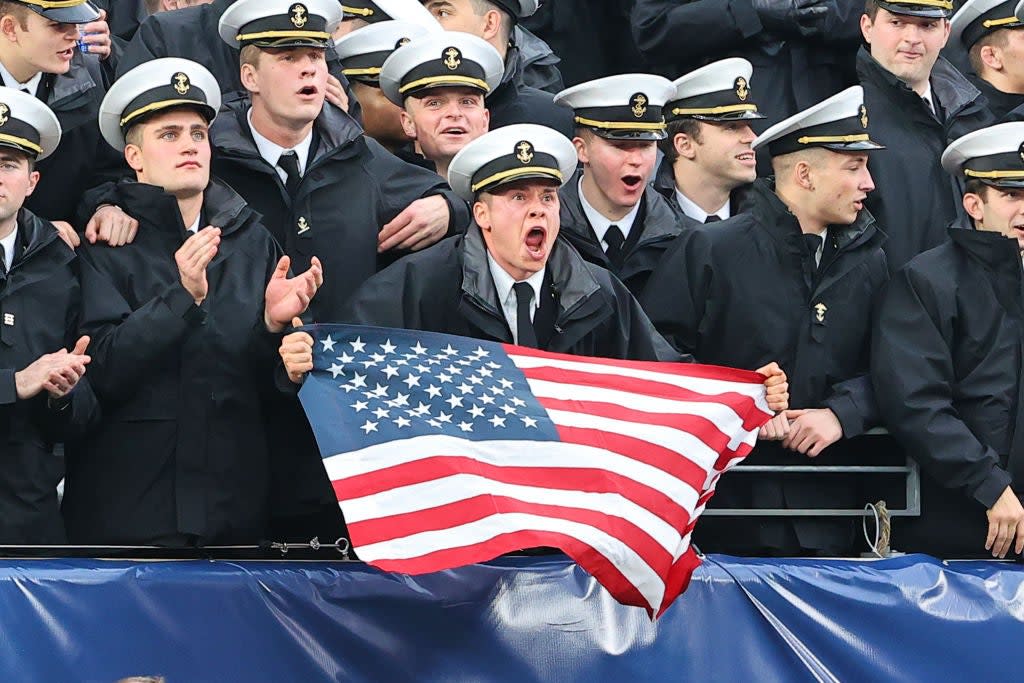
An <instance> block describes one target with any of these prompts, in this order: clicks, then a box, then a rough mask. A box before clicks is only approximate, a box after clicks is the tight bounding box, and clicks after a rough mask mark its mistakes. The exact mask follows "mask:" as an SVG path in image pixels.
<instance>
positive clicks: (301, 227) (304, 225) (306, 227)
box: [296, 216, 311, 235]
mask: <svg viewBox="0 0 1024 683" xmlns="http://www.w3.org/2000/svg"><path fill="white" fill-rule="evenodd" d="M296 226H297V227H298V228H299V234H300V235H301V234H302V233H304V232H306V231H307V230H309V228H310V227H311V226H310V225H309V223H307V222H306V217H305V216H299V222H298V223H296Z"/></svg>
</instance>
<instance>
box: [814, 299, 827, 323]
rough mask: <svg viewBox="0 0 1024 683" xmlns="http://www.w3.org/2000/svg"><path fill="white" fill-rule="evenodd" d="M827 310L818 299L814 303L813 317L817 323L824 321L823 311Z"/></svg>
mask: <svg viewBox="0 0 1024 683" xmlns="http://www.w3.org/2000/svg"><path fill="white" fill-rule="evenodd" d="M827 310H828V306H826V305H825V304H823V303H821V302H820V301H819V302H818V303H816V304H815V305H814V317H815V318H816V319H817V320H818V322H819V323H823V322H825V311H827Z"/></svg>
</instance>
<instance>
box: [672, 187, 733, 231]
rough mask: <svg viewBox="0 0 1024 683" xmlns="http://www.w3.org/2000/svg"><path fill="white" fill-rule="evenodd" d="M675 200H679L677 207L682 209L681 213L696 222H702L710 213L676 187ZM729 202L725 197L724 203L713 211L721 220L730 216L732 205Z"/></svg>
mask: <svg viewBox="0 0 1024 683" xmlns="http://www.w3.org/2000/svg"><path fill="white" fill-rule="evenodd" d="M676 200H677V201H678V202H679V208H681V209H682V210H683V213H685V214H686V215H687V216H689V217H690V218H692V219H693V220H695V221H697V222H698V223H703V222H704V221H706V220H707V219H708V216H710V215H711V214H709V213H708V212H707V211H705V210H704V209H702V208H700V207H699V206H697V205H696V204H694V203H693V202H692V201H690V198H689V197H687V196H686V195H685V194H683V193H682V192H680V191H679V188H678V187H677V188H676ZM730 203H731V202H730V201H729V200H728V199H726V200H725V204H724V205H723V206H722V208H720V209H719V210H718V211H715V212H713V213H714V214H715V215H716V216H718V217H719V218H721V219H722V220H723V221H724V220H725V219H726V218H730V217H731V216H732V207H731V206H730Z"/></svg>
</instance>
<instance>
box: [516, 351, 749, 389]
mask: <svg viewBox="0 0 1024 683" xmlns="http://www.w3.org/2000/svg"><path fill="white" fill-rule="evenodd" d="M501 347H502V348H503V349H504V350H505V353H507V354H508V355H510V356H530V357H532V358H553V359H556V360H565V361H572V362H574V363H589V364H591V365H603V366H606V367H615V368H629V369H632V370H647V371H649V372H660V373H662V374H666V375H678V376H680V377H696V378H699V379H713V380H718V381H720V382H740V383H743V384H763V383H764V375H761V374H760V373H757V372H754V371H752V370H739V369H737V368H726V367H722V366H720V365H704V364H700V363H671V362H665V361H643V360H618V359H616V358H593V357H588V356H573V355H570V354H567V353H552V352H550V351H541V350H539V349H531V348H527V347H525V346H514V345H512V344H502V345H501ZM513 362H514V359H513Z"/></svg>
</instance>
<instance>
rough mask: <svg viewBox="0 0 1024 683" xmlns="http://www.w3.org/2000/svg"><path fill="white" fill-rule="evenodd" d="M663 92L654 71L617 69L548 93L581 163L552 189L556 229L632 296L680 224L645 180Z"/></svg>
mask: <svg viewBox="0 0 1024 683" xmlns="http://www.w3.org/2000/svg"><path fill="white" fill-rule="evenodd" d="M671 93H672V84H671V83H670V82H669V81H668V79H666V78H662V77H661V76H652V75H650V74H623V75H619V76H607V77H605V78H599V79H597V80H595V81H589V82H587V83H580V84H579V85H575V86H573V87H571V88H568V89H567V90H563V91H562V92H560V93H559V94H558V95H556V96H555V102H556V103H557V104H560V105H562V106H564V107H567V108H569V109H571V110H572V111H573V118H574V122H575V123H576V136H575V137H574V138H573V144H574V145H575V146H576V154H577V156H578V158H579V161H580V163H581V164H582V166H583V170H582V172H580V173H577V174H576V175H574V176H573V177H572V178H571V179H570V180H569V182H568V183H566V184H565V186H564V187H563V188H562V189H561V191H560V192H559V195H560V200H561V206H562V208H561V224H562V233H561V234H562V236H563V237H564V238H565V239H567V240H568V241H569V242H570V243H571V244H572V245H573V246H574V247H576V249H577V251H579V252H580V255H581V256H583V258H585V259H587V260H588V261H590V262H591V263H595V264H597V265H599V266H602V267H603V268H607V269H608V270H610V271H611V272H613V273H614V274H615V275H616V276H617V277H618V278H619V279H620V280H622V282H623V284H625V285H626V287H628V288H629V291H630V292H632V293H633V295H634V296H636V297H639V296H640V295H641V293H642V292H643V290H644V285H646V284H647V278H648V277H650V274H651V271H652V270H654V268H655V266H656V265H657V264H658V261H659V260H660V259H661V256H662V255H663V254H664V253H665V249H667V248H668V245H669V244H670V243H671V242H672V240H673V239H675V238H676V237H677V236H678V235H679V233H680V232H681V231H682V229H683V219H682V218H681V217H679V216H678V215H677V214H676V212H675V211H673V210H672V207H671V206H669V204H668V202H666V201H665V199H664V198H663V197H662V196H661V195H660V194H658V193H657V191H655V190H654V188H652V187H650V185H649V184H648V182H647V181H648V179H649V178H650V177H651V173H653V171H654V164H655V160H656V159H657V154H658V149H657V144H658V141H659V140H661V139H663V138H664V137H665V119H664V116H663V115H662V107H663V106H664V104H665V102H666V101H667V100H668V98H669V96H670V95H671Z"/></svg>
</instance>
